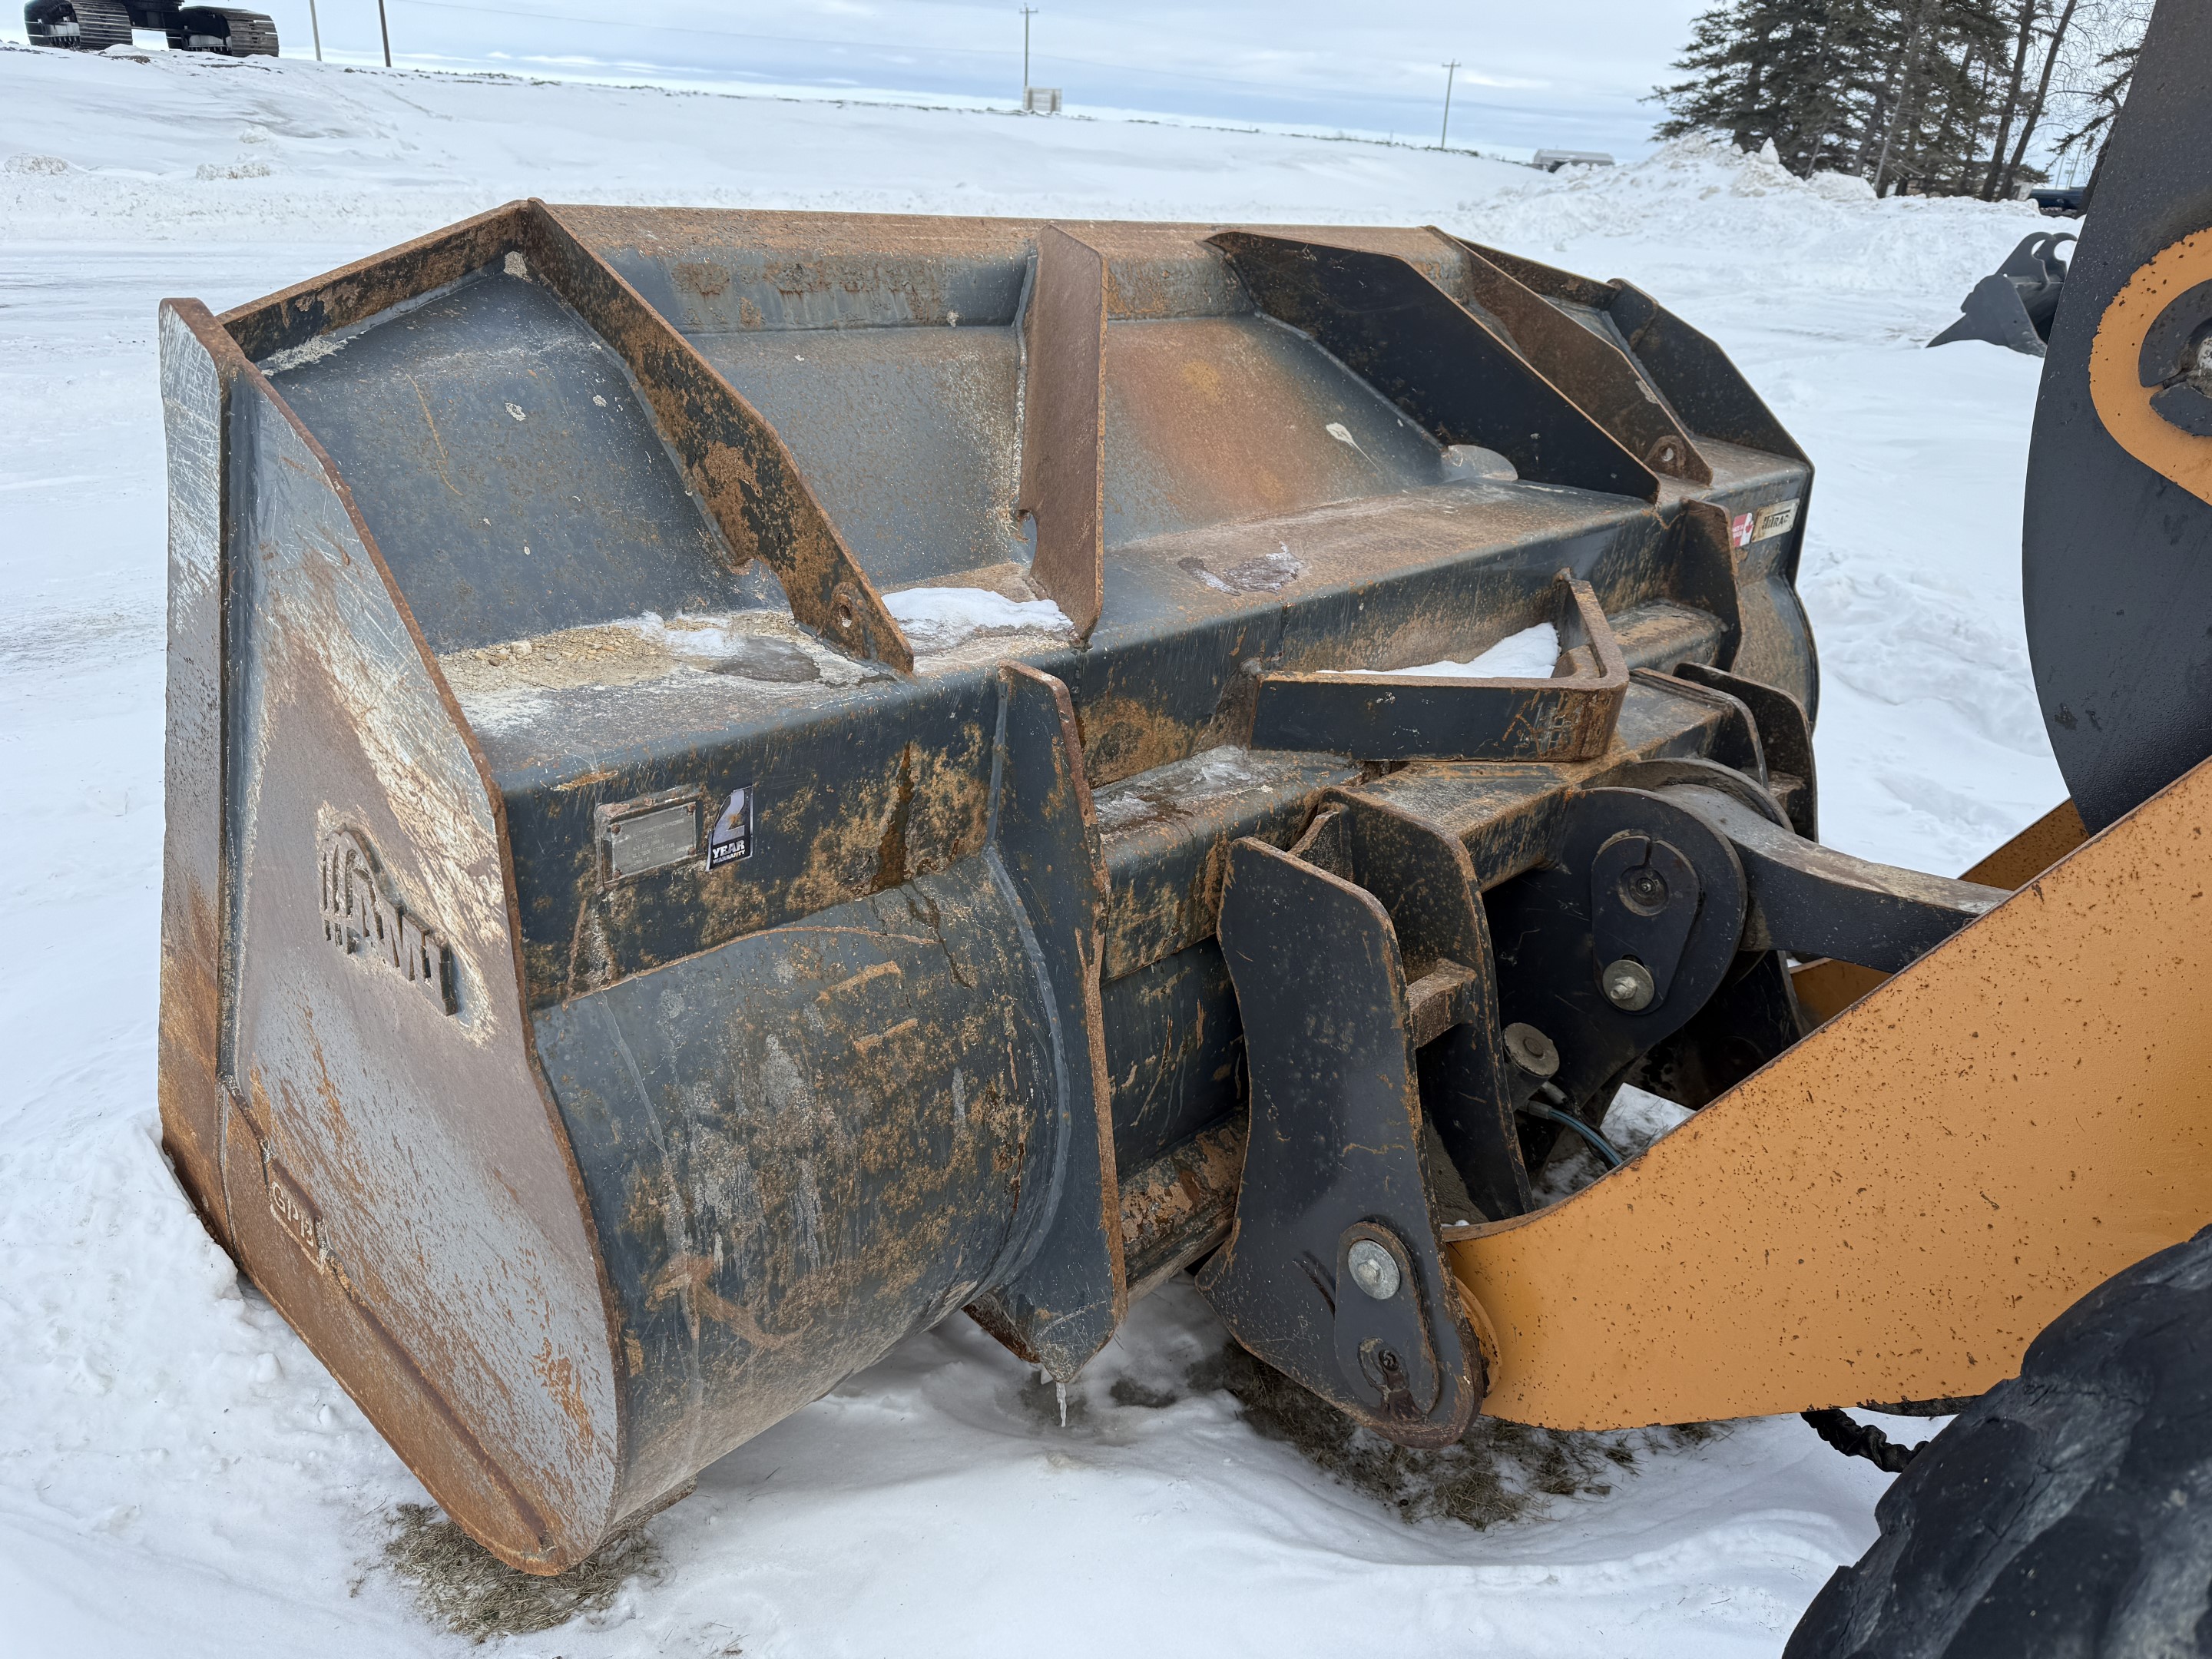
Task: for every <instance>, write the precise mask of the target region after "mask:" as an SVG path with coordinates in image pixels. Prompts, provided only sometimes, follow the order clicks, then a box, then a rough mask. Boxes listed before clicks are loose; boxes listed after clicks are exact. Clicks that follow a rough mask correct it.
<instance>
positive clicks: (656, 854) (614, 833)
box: [606, 800, 699, 881]
mask: <svg viewBox="0 0 2212 1659" xmlns="http://www.w3.org/2000/svg"><path fill="white" fill-rule="evenodd" d="M606 843H607V874H608V876H609V877H610V878H611V879H613V880H616V881H620V880H622V879H623V878H625V877H628V876H636V875H642V874H644V873H645V872H647V870H658V869H660V868H662V867H663V866H666V865H671V864H681V863H683V862H684V860H686V859H689V858H692V857H695V856H696V854H697V853H698V851H699V803H698V802H697V801H696V800H686V801H678V803H677V804H676V805H673V806H661V807H656V808H654V809H653V811H650V812H640V813H638V814H636V815H635V817H627V818H617V819H616V820H615V821H614V822H613V823H611V824H609V825H608V826H607V833H606Z"/></svg>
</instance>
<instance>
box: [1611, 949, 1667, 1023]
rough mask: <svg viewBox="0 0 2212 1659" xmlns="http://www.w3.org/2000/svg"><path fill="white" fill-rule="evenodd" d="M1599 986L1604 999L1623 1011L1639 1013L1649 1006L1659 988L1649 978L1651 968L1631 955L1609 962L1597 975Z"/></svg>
mask: <svg viewBox="0 0 2212 1659" xmlns="http://www.w3.org/2000/svg"><path fill="white" fill-rule="evenodd" d="M1597 977H1598V986H1599V988H1600V989H1601V990H1602V991H1604V993H1605V1000H1607V1002H1610V1003H1611V1004H1612V1005H1613V1006H1614V1007H1616V1008H1618V1009H1620V1010H1621V1011H1622V1012H1624V1013H1631V1014H1634V1013H1640V1012H1643V1011H1644V1009H1646V1008H1649V1007H1650V1006H1651V1002H1652V999H1653V998H1654V997H1656V996H1657V995H1658V994H1659V987H1658V986H1657V985H1656V983H1655V982H1654V981H1653V980H1652V978H1651V970H1650V969H1649V968H1646V967H1645V966H1644V964H1643V963H1640V962H1638V961H1637V960H1636V959H1635V958H1634V957H1621V958H1620V961H1618V962H1609V963H1606V965H1605V971H1604V972H1603V973H1601V974H1600V975H1598V976H1597Z"/></svg>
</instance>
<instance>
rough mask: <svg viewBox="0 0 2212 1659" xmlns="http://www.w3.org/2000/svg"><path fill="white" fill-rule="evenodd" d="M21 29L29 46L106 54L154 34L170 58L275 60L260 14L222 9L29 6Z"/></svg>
mask: <svg viewBox="0 0 2212 1659" xmlns="http://www.w3.org/2000/svg"><path fill="white" fill-rule="evenodd" d="M23 28H24V31H25V32H26V33H27V34H28V35H29V36H30V39H31V44H32V45H33V46H62V47H65V48H67V49H68V50H70V51H72V52H105V51H106V50H107V48H108V47H110V46H129V45H130V44H131V30H133V29H158V30H160V31H161V33H163V34H165V35H167V37H168V40H169V50H170V51H172V52H214V53H216V54H217V55H219V56H221V57H224V58H274V57H276V55H277V53H276V21H275V20H274V19H272V18H270V16H269V15H267V14H266V13H265V12H258V11H236V10H233V9H229V8H228V7H224V6H191V5H177V4H172V3H164V0H30V3H29V4H27V5H26V6H25V7H24V8H23Z"/></svg>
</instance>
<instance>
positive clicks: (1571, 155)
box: [1528, 149, 1613, 173]
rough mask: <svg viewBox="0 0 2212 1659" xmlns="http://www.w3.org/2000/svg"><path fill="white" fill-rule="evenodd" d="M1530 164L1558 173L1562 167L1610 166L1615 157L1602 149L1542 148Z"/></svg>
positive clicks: (1548, 171)
mask: <svg viewBox="0 0 2212 1659" xmlns="http://www.w3.org/2000/svg"><path fill="white" fill-rule="evenodd" d="M1528 165H1529V166H1530V167H1541V168H1543V169H1544V171H1545V172H1547V173H1557V172H1558V171H1559V169H1560V168H1561V167H1611V166H1612V165H1613V157H1612V156H1610V155H1607V154H1606V153H1605V151H1603V150H1601V149H1540V150H1538V151H1537V152H1536V155H1535V157H1534V160H1532V161H1530V162H1529V163H1528Z"/></svg>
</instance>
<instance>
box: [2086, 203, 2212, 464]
mask: <svg viewBox="0 0 2212 1659" xmlns="http://www.w3.org/2000/svg"><path fill="white" fill-rule="evenodd" d="M2208 279H2212V230H2200V231H2197V232H2195V233H2193V234H2190V235H2187V236H2185V237H2183V238H2182V239H2181V240H2179V241H2178V242H2175V243H2173V244H2172V246H2168V247H2166V248H2165V249H2163V250H2162V251H2161V252H2160V253H2159V254H2158V255H2157V256H2156V257H2155V258H2153V259H2152V260H2151V261H2150V263H2149V264H2146V265H2145V266H2143V267H2142V270H2138V271H2136V274H2135V275H2134V276H2130V278H2129V279H2128V283H2127V286H2126V287H2124V288H2123V289H2121V290H2120V291H2119V292H2118V294H2116V295H2113V296H2112V304H2111V305H2109V306H2107V307H2106V308H2105V314H2104V315H2103V316H2102V317H2101V318H2100V319H2098V322H2097V333H2096V337H2095V338H2094V339H2093V340H2092V341H2091V342H2090V344H2089V400H2090V401H2091V402H2092V403H2093V404H2095V405H2096V408H2097V415H2098V418H2099V419H2100V420H2102V421H2103V422H2104V423H2105V430H2106V431H2107V432H2109V433H2111V434H2112V441H2114V442H2115V443H2117V444H2118V445H2119V447H2121V448H2123V449H2124V450H2126V451H2127V452H2128V453H2129V454H2130V455H2132V456H2134V457H2135V458H2136V459H2137V460H2139V461H2141V462H2142V464H2143V465H2145V466H2147V467H2148V468H2150V470H2151V471H2154V472H2156V473H2158V474H2159V475H2160V476H2161V477H2166V478H2170V479H2172V481H2173V482H2174V483H2178V484H2179V485H2180V486H2181V487H2182V488H2183V489H2185V490H2187V491H2188V492H2189V493H2190V494H2191V495H2194V496H2196V497H2197V499H2198V500H2199V501H2212V438H2202V437H2198V436H2197V435H2194V434H2193V433H2188V432H2184V431H2183V430H2182V429H2181V428H2179V427H2178V426H2176V425H2174V424H2173V423H2172V422H2171V421H2168V420H2166V419H2165V418H2164V417H2163V416H2160V414H2159V413H2158V411H2157V410H2154V409H2153V408H2152V407H2151V404H2150V400H2151V396H2152V394H2153V393H2154V392H2156V391H2157V390H2158V388H2157V387H2156V386H2145V385H2144V384H2143V383H2142V371H2141V367H2140V362H2141V357H2142V348H2143V342H2144V341H2145V340H2146V339H2148V337H2149V336H2150V329H2151V325H2152V324H2153V323H2154V322H2156V321H2157V320H2158V318H2159V315H2160V313H2161V312H2163V311H2164V310H2165V309H2166V307H2167V306H2168V305H2170V304H2172V302H2173V301H2174V300H2175V299H2176V298H2178V297H2179V295H2183V294H2185V293H2187V292H2188V291H2189V290H2190V289H2192V288H2194V287H2196V286H2197V284H2198V283H2202V282H2204V281H2206V280H2208Z"/></svg>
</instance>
